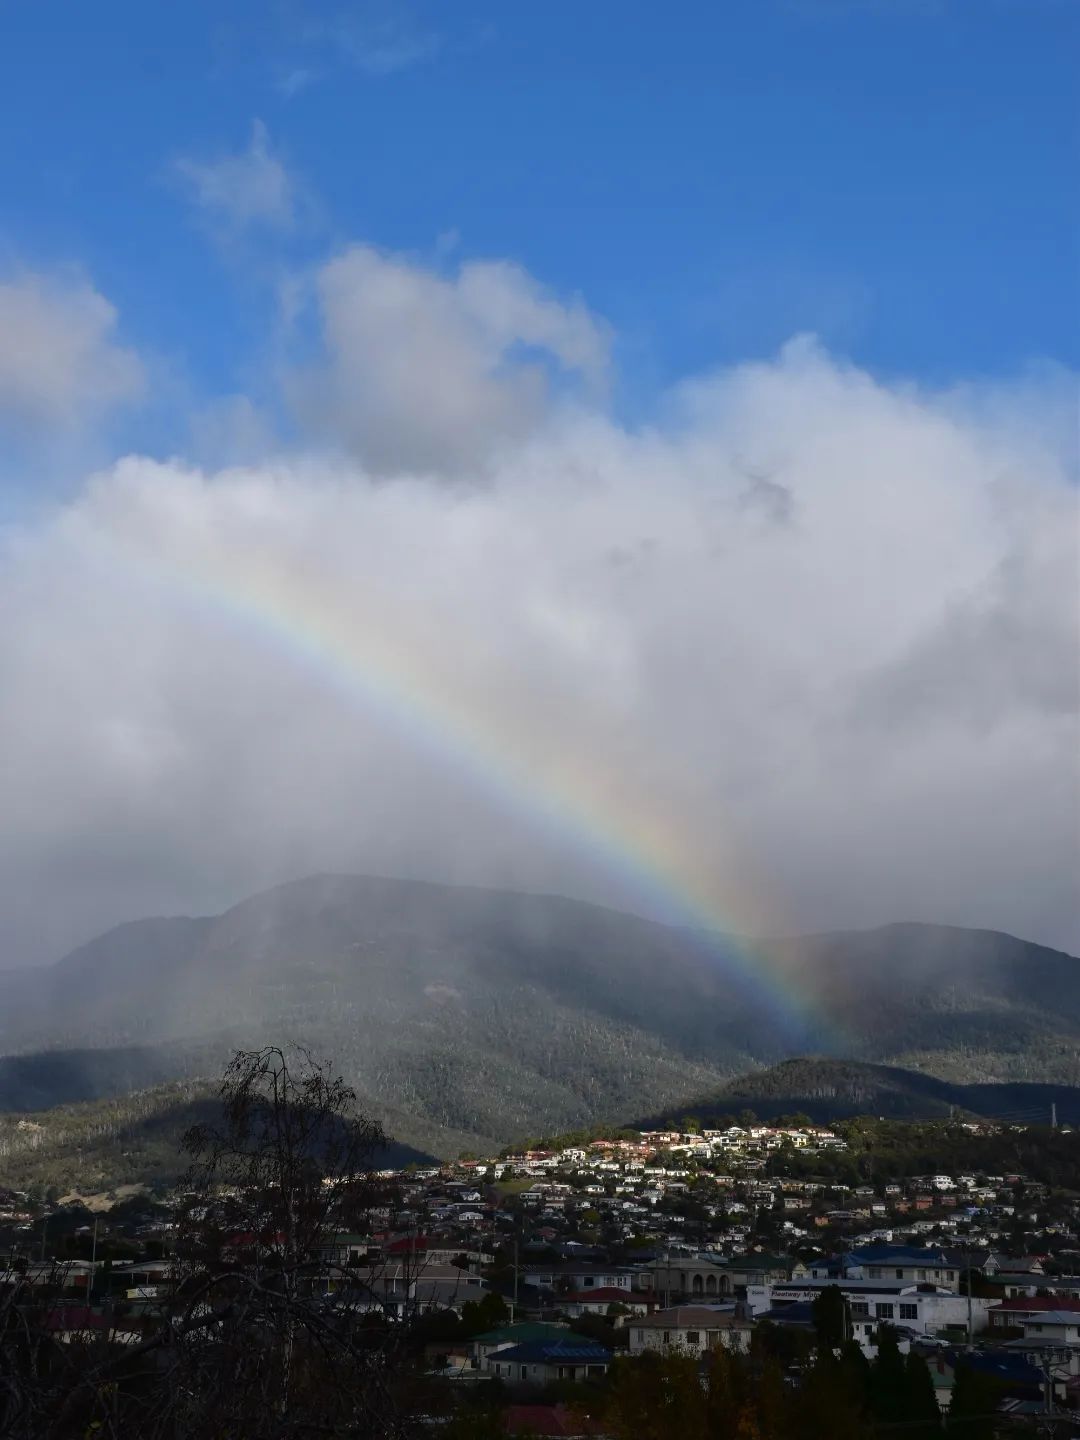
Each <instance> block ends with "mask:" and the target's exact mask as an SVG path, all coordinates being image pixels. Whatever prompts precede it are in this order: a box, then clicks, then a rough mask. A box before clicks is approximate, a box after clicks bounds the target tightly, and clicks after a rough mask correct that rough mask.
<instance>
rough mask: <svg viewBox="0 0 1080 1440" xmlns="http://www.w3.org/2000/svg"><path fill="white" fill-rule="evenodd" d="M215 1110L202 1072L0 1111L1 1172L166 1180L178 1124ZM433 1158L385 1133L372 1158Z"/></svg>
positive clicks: (25, 1183)
mask: <svg viewBox="0 0 1080 1440" xmlns="http://www.w3.org/2000/svg"><path fill="white" fill-rule="evenodd" d="M219 1115H220V1105H219V1102H218V1099H217V1087H216V1085H214V1084H212V1083H210V1082H208V1081H205V1080H188V1081H174V1082H171V1083H169V1084H165V1085H158V1086H154V1087H152V1088H150V1089H148V1090H137V1091H135V1092H134V1093H132V1094H125V1095H118V1096H113V1097H111V1098H109V1099H98V1100H88V1101H83V1102H82V1103H80V1104H76V1105H57V1106H54V1107H53V1108H51V1109H48V1110H43V1111H40V1112H37V1113H30V1114H7V1115H5V1114H0V1177H2V1183H3V1184H4V1185H8V1186H11V1187H13V1188H15V1189H19V1190H23V1189H28V1188H29V1187H31V1186H33V1185H42V1186H45V1187H50V1186H56V1187H57V1188H58V1189H59V1190H60V1191H61V1193H67V1192H78V1193H79V1194H81V1195H93V1194H95V1193H100V1192H108V1191H111V1190H116V1189H118V1188H119V1187H120V1186H122V1185H154V1184H161V1185H166V1186H167V1185H171V1184H173V1183H175V1181H177V1180H178V1179H179V1178H180V1176H181V1175H182V1174H183V1172H184V1170H185V1169H186V1165H187V1161H186V1158H185V1156H184V1155H183V1154H182V1153H181V1150H180V1137H181V1136H182V1135H183V1133H184V1131H185V1130H187V1129H188V1128H189V1127H190V1126H192V1125H196V1124H204V1123H208V1122H211V1121H213V1120H215V1119H217V1118H218V1117H219ZM389 1118H390V1120H391V1121H392V1120H393V1118H394V1117H393V1116H391V1117H389ZM439 1139H440V1140H442V1139H443V1137H442V1136H440V1137H439ZM432 1158H433V1157H432V1154H431V1152H430V1151H423V1150H417V1149H414V1148H413V1147H412V1146H408V1145H402V1144H400V1143H398V1142H396V1141H391V1142H390V1143H389V1144H388V1145H387V1147H386V1148H385V1149H384V1150H382V1151H380V1152H379V1154H378V1155H377V1156H376V1157H375V1159H374V1164H375V1165H376V1166H378V1167H380V1168H381V1167H383V1166H396V1167H400V1166H404V1165H408V1164H409V1163H410V1161H416V1162H417V1163H429V1162H430V1161H431V1159H432Z"/></svg>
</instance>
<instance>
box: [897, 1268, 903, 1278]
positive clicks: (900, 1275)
mask: <svg viewBox="0 0 1080 1440" xmlns="http://www.w3.org/2000/svg"><path fill="white" fill-rule="evenodd" d="M896 1278H897V1280H902V1279H903V1278H904V1272H903V1270H901V1269H900V1268H899V1267H897V1271H896Z"/></svg>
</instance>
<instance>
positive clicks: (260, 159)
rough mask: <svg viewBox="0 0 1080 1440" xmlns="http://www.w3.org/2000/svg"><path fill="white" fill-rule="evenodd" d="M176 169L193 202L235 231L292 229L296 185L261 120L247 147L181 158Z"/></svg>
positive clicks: (213, 218)
mask: <svg viewBox="0 0 1080 1440" xmlns="http://www.w3.org/2000/svg"><path fill="white" fill-rule="evenodd" d="M176 173H177V174H178V176H179V177H180V179H181V181H182V182H183V184H184V186H185V188H186V189H187V191H188V194H189V195H190V197H191V199H192V201H193V203H194V204H195V205H197V206H198V207H199V208H200V209H201V210H203V211H205V212H206V214H207V215H208V216H209V218H210V219H211V220H212V221H214V222H215V223H219V224H224V225H225V226H226V227H227V228H228V229H230V230H232V231H240V230H244V229H247V228H248V227H250V226H264V227H267V228H270V229H287V228H288V227H289V226H290V225H292V223H293V220H294V218H295V212H296V192H295V186H294V184H293V181H292V179H291V177H290V175H289V172H288V170H287V169H286V168H285V165H284V164H283V162H282V161H281V160H280V159H279V158H278V156H277V155H275V154H274V152H273V149H272V148H271V145H270V137H269V134H268V133H267V129H266V126H265V125H264V124H263V123H262V121H261V120H256V121H255V122H254V124H253V125H252V128H251V143H250V144H249V145H248V147H247V149H246V150H242V151H241V152H240V153H239V154H234V155H220V156H218V157H217V158H216V159H213V160H193V159H191V158H188V157H185V158H181V159H179V160H177V161H176Z"/></svg>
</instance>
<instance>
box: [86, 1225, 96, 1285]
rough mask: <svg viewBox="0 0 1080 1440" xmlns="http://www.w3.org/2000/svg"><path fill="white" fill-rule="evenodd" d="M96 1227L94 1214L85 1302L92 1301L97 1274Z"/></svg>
mask: <svg viewBox="0 0 1080 1440" xmlns="http://www.w3.org/2000/svg"><path fill="white" fill-rule="evenodd" d="M97 1227H98V1217H97V1216H96V1215H95V1216H94V1238H93V1241H92V1242H91V1245H90V1283H89V1284H88V1285H87V1287H86V1300H87V1304H91V1305H92V1304H93V1301H94V1280H95V1278H96V1276H97Z"/></svg>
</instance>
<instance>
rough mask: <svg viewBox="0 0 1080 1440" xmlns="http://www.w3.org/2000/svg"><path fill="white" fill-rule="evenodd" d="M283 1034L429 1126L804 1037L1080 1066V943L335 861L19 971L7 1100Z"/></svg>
mask: <svg viewBox="0 0 1080 1440" xmlns="http://www.w3.org/2000/svg"><path fill="white" fill-rule="evenodd" d="M748 958H750V959H751V960H754V959H756V960H757V961H758V963H761V964H763V965H767V966H768V967H770V972H771V973H772V974H773V976H774V977H778V981H779V983H788V982H793V981H794V979H795V977H796V976H797V977H798V980H799V983H800V986H801V987H802V988H803V989H804V990H805V992H806V993H807V994H808V995H809V997H810V998H811V1001H812V1004H811V1005H810V1006H808V1007H807V1012H806V1014H805V1015H804V1016H797V1017H792V1016H789V1015H782V1014H781V1013H779V1009H778V1007H774V1006H772V1005H771V1004H770V1002H769V998H768V995H767V994H766V993H765V991H764V989H763V988H762V987H760V986H757V985H755V983H754V982H753V980H752V978H748V977H747V975H746V973H745V971H746V961H747V959H748ZM840 1037H843V1038H842V1039H841V1038H840ZM268 1040H274V1041H286V1042H289V1041H299V1042H302V1043H305V1044H307V1045H309V1046H310V1047H311V1048H312V1049H313V1050H314V1051H315V1052H316V1053H318V1054H320V1055H325V1056H327V1057H328V1058H330V1059H332V1060H333V1061H334V1062H335V1063H336V1064H337V1065H338V1066H339V1067H340V1068H341V1070H342V1072H343V1073H344V1075H345V1077H346V1078H347V1079H348V1080H349V1081H350V1083H353V1084H354V1085H355V1086H356V1088H357V1089H358V1091H359V1092H360V1093H361V1094H363V1095H364V1096H365V1097H366V1098H368V1099H369V1100H370V1101H371V1103H372V1104H373V1105H374V1106H376V1107H378V1106H382V1107H384V1108H387V1109H393V1110H394V1111H395V1113H397V1114H399V1115H403V1116H405V1117H409V1116H412V1117H413V1118H414V1121H415V1124H416V1126H417V1127H418V1130H419V1129H422V1130H423V1132H424V1134H425V1135H430V1134H432V1133H435V1132H439V1131H442V1132H445V1133H446V1134H447V1135H453V1136H455V1137H461V1136H466V1137H475V1138H476V1139H477V1140H478V1141H481V1140H482V1141H483V1142H484V1143H487V1142H489V1141H498V1140H501V1141H503V1142H504V1143H505V1142H506V1141H508V1140H512V1139H513V1138H514V1136H515V1135H520V1134H525V1133H536V1132H537V1131H538V1130H543V1131H547V1132H549V1133H550V1132H551V1131H553V1130H558V1129H560V1128H562V1129H570V1128H574V1127H575V1126H577V1125H581V1124H585V1123H593V1122H603V1123H607V1122H608V1121H612V1122H616V1121H619V1122H625V1121H626V1120H628V1119H630V1118H632V1117H633V1116H634V1115H635V1114H636V1115H642V1114H653V1113H659V1112H660V1111H661V1110H663V1109H665V1108H667V1107H669V1106H675V1105H681V1106H682V1105H690V1104H692V1103H693V1101H694V1098H695V1097H700V1096H708V1095H709V1094H711V1093H716V1092H718V1091H719V1090H720V1089H721V1088H722V1087H723V1085H724V1084H725V1082H726V1081H728V1080H729V1079H730V1078H731V1077H732V1076H735V1075H739V1074H744V1073H746V1072H749V1071H752V1070H755V1069H761V1068H765V1067H767V1066H770V1065H772V1064H774V1063H776V1062H777V1061H780V1060H783V1059H785V1058H787V1057H790V1056H792V1055H803V1056H805V1055H807V1054H811V1055H813V1054H819V1055H822V1056H823V1057H825V1058H832V1059H838V1058H841V1056H842V1057H843V1058H846V1059H849V1060H851V1061H852V1062H857V1063H875V1062H876V1063H884V1062H887V1063H888V1064H891V1065H893V1066H898V1067H901V1068H905V1069H908V1070H911V1071H913V1072H918V1073H923V1074H933V1075H936V1076H937V1077H938V1078H939V1079H940V1080H942V1081H943V1082H948V1083H950V1084H972V1083H977V1082H987V1081H999V1082H1002V1083H1013V1082H1018V1081H1031V1080H1038V1081H1041V1082H1046V1083H1051V1084H1062V1085H1069V1084H1073V1083H1076V1082H1080V1062H1078V1060H1077V1045H1078V1040H1080V962H1078V961H1077V960H1076V959H1075V958H1074V957H1072V956H1069V955H1067V954H1066V953H1065V952H1061V951H1054V950H1051V949H1049V948H1048V947H1045V946H1038V945H1034V944H1031V943H1029V942H1026V941H1023V940H1021V939H1019V938H1018V937H1015V936H1010V935H1007V934H1005V933H1003V932H997V931H988V930H966V929H964V928H963V927H958V926H952V927H940V926H927V925H921V924H919V923H918V922H904V921H900V922H893V923H892V924H890V925H887V926H881V927H874V928H873V929H870V930H865V931H827V932H822V933H820V934H818V935H813V936H794V937H786V938H784V939H779V940H776V939H774V940H765V941H757V942H749V941H746V940H745V939H741V938H734V937H731V936H725V935H720V934H706V933H704V932H694V931H687V930H685V929H681V928H676V927H672V926H667V925H664V924H663V923H661V922H659V921H656V920H652V919H648V918H645V917H641V916H635V915H627V914H624V913H623V912H621V911H617V910H613V909H611V908H610V907H606V906H600V905H595V904H592V903H591V902H589V901H582V900H576V899H571V898H569V897H564V896H551V895H543V894H539V893H531V892H527V891H505V890H490V889H486V888H484V887H480V886H467V887H466V886H447V885H442V884H439V883H437V882H432V881H411V880H393V879H391V878H387V877H376V876H350V875H347V874H337V875H332V874H331V875H318V876H312V877H307V878H305V879H301V880H296V881H290V882H286V883H285V884H284V885H281V886H275V887H274V888H273V889H271V890H269V891H265V892H262V893H261V894H258V895H254V896H249V897H247V898H246V899H245V900H242V901H240V902H238V903H237V904H236V905H234V906H230V907H229V908H228V909H227V910H225V911H223V912H222V914H221V915H218V916H202V917H200V916H177V917H163V918H158V919H154V918H149V919H144V920H140V921H132V922H127V923H126V924H124V925H121V926H118V927H114V929H112V930H110V931H108V932H106V933H105V934H104V935H101V936H98V937H96V938H95V939H94V940H91V941H88V942H87V943H86V944H84V945H82V946H79V947H77V948H76V949H75V950H74V951H72V952H70V954H69V955H67V956H65V957H63V958H62V959H61V960H60V961H58V962H57V963H56V964H55V965H54V966H49V967H43V968H42V969H41V970H29V969H27V970H22V971H7V972H0V1104H2V1103H3V1097H4V1096H5V1095H6V1096H7V1098H8V1100H9V1101H11V1100H17V1098H18V1095H19V1093H20V1089H19V1087H20V1086H23V1087H24V1088H25V1089H26V1090H27V1092H28V1093H29V1094H31V1095H33V1096H35V1097H36V1100H37V1101H50V1100H57V1099H62V1100H63V1101H64V1102H66V1103H71V1102H74V1101H76V1100H78V1099H80V1098H88V1097H94V1098H101V1097H102V1096H103V1095H104V1094H105V1093H107V1092H108V1091H109V1088H110V1087H113V1092H114V1093H115V1092H116V1089H117V1087H119V1088H120V1089H121V1090H122V1089H123V1088H124V1087H127V1088H128V1089H130V1088H132V1086H133V1084H137V1083H138V1082H139V1080H140V1079H141V1080H142V1083H144V1084H146V1083H150V1084H156V1083H159V1082H163V1081H166V1080H169V1079H172V1078H184V1077H188V1076H191V1075H193V1074H203V1075H205V1074H213V1073H216V1071H217V1069H218V1068H219V1066H220V1062H221V1061H222V1060H223V1059H224V1058H227V1055H228V1053H229V1051H230V1050H231V1049H233V1048H237V1047H238V1046H243V1045H250V1044H258V1043H264V1042H266V1041H268ZM841 1045H842V1046H843V1047H844V1048H843V1049H842V1050H841V1049H839V1048H838V1047H840V1046H841ZM49 1057H52V1058H51V1059H50V1058H49ZM16 1061H20V1062H21V1068H20V1065H19V1064H16ZM80 1066H81V1067H82V1071H83V1073H82V1077H81V1078H80ZM35 1067H36V1068H35ZM20 1077H21V1078H20ZM81 1084H82V1085H85V1092H84V1093H83V1094H80V1090H79V1087H80V1085H81ZM10 1108H19V1107H18V1106H16V1105H11V1106H10ZM21 1108H27V1107H26V1105H25V1104H23V1105H22V1107H21ZM401 1138H403V1139H405V1140H408V1139H409V1136H408V1134H403V1135H402V1137H401Z"/></svg>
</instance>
